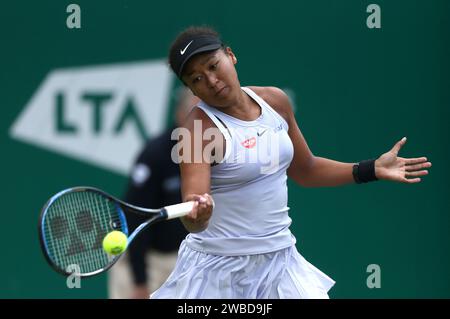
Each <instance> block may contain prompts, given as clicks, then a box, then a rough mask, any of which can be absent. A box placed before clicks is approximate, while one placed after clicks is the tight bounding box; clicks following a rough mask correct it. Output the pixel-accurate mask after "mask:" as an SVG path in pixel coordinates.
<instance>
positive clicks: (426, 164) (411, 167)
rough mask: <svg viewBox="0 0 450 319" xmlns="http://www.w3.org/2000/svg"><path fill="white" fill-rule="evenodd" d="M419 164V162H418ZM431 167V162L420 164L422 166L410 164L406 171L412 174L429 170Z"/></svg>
mask: <svg viewBox="0 0 450 319" xmlns="http://www.w3.org/2000/svg"><path fill="white" fill-rule="evenodd" d="M416 163H417V162H416ZM429 167H431V163H430V162H425V163H423V162H420V164H410V165H406V167H405V169H406V171H408V172H412V171H417V170H420V169H423V168H429Z"/></svg>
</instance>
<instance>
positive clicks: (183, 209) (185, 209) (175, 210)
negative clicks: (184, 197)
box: [164, 201, 194, 219]
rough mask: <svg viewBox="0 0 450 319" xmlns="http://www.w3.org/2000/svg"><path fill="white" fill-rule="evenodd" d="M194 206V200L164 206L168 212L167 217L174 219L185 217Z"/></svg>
mask: <svg viewBox="0 0 450 319" xmlns="http://www.w3.org/2000/svg"><path fill="white" fill-rule="evenodd" d="M193 207H194V202H193V201H191V202H185V203H181V204H176V205H170V206H166V207H164V208H165V210H166V212H167V219H173V218H178V217H183V216H185V215H187V214H188V213H189V212H190V211H191V210H192V208H193Z"/></svg>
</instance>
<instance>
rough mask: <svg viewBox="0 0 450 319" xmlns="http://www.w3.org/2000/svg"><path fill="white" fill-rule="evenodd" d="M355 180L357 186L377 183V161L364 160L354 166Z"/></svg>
mask: <svg viewBox="0 0 450 319" xmlns="http://www.w3.org/2000/svg"><path fill="white" fill-rule="evenodd" d="M353 178H354V180H355V182H356V183H357V184H361V183H368V182H373V181H377V180H378V178H377V177H376V176H375V160H374V159H370V160H364V161H361V162H359V163H358V164H355V165H353Z"/></svg>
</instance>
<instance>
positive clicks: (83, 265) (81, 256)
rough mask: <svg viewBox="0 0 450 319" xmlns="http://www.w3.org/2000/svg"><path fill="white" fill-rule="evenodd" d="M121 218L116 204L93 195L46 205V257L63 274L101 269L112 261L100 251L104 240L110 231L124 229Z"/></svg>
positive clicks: (71, 196)
mask: <svg viewBox="0 0 450 319" xmlns="http://www.w3.org/2000/svg"><path fill="white" fill-rule="evenodd" d="M122 219H123V217H122V216H121V212H120V211H119V208H118V207H117V206H116V204H115V203H113V202H112V201H110V200H109V199H108V198H106V197H104V196H102V195H100V194H98V193H96V192H86V191H84V192H69V193H67V194H64V195H62V196H61V197H58V198H57V199H56V200H55V201H54V202H53V203H52V204H51V205H50V206H49V208H48V210H47V212H46V214H45V220H44V226H43V230H44V240H45V245H46V247H47V251H48V255H49V257H50V258H51V259H52V261H53V262H54V264H55V265H56V266H57V267H59V268H60V269H61V270H63V271H66V272H70V271H68V269H72V270H74V269H75V270H76V271H79V272H80V273H81V274H86V273H90V272H94V271H97V270H99V269H103V268H104V267H106V266H107V265H108V264H109V263H110V262H111V260H112V257H111V256H110V255H108V254H107V253H106V252H105V251H104V250H103V249H102V241H103V238H104V236H105V235H106V234H107V233H108V232H110V231H112V230H123V229H122V228H125V227H126V226H125V225H123V223H122ZM73 265H75V266H73ZM69 266H70V267H69Z"/></svg>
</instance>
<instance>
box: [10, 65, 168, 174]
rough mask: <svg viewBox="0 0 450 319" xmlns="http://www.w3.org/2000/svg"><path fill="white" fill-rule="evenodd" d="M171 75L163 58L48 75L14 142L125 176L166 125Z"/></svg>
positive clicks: (16, 129) (14, 127)
mask: <svg viewBox="0 0 450 319" xmlns="http://www.w3.org/2000/svg"><path fill="white" fill-rule="evenodd" d="M171 82H172V75H171V73H170V71H169V69H168V67H167V65H166V63H165V61H164V60H156V61H150V62H136V63H124V64H114V65H108V66H90V67H80V68H69V69H60V70H55V71H52V72H50V74H49V75H48V76H47V77H46V78H45V80H44V81H43V83H42V85H41V86H40V87H39V88H38V89H37V91H36V92H35V94H34V95H33V96H32V98H31V99H30V101H29V102H28V104H27V105H26V107H25V108H24V110H23V111H22V113H21V114H20V115H19V117H18V118H17V119H16V121H15V122H14V124H13V125H12V127H11V129H10V135H11V137H12V138H14V139H17V140H20V141H24V142H27V143H30V144H34V145H38V146H40V147H42V148H45V149H49V150H52V151H54V152H57V153H59V154H64V155H67V156H69V157H72V158H76V159H79V160H82V161H85V162H88V163H91V164H94V165H97V166H100V167H102V168H105V169H109V170H112V171H114V172H117V173H119V174H124V175H126V174H127V173H128V172H129V169H130V168H131V165H132V163H133V160H134V157H135V156H136V154H137V152H138V151H139V150H140V148H141V147H142V144H143V143H144V142H145V139H146V138H147V137H149V136H153V135H155V134H158V133H159V132H161V131H162V130H163V129H164V126H165V124H166V116H167V109H168V103H169V101H170V100H169V96H170V89H171Z"/></svg>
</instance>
